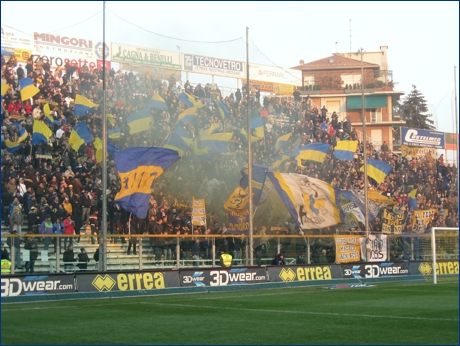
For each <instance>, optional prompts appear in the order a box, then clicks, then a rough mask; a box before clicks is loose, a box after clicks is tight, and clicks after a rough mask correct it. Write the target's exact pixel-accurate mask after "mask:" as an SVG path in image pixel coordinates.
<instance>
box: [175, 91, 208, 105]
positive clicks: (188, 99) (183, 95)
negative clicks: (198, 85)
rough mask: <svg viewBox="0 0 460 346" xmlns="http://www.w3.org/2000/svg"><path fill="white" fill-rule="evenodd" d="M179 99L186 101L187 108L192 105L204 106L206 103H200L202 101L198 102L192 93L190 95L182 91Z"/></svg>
mask: <svg viewBox="0 0 460 346" xmlns="http://www.w3.org/2000/svg"><path fill="white" fill-rule="evenodd" d="M178 99H179V101H182V102H183V103H184V105H185V106H187V108H190V107H198V108H200V107H204V106H205V105H204V104H202V103H200V102H197V101H196V100H195V98H194V97H193V96H192V95H189V94H187V93H185V92H181V93H180V94H179V96H178Z"/></svg>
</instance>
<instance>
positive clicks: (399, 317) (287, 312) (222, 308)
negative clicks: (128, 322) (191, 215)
mask: <svg viewBox="0 0 460 346" xmlns="http://www.w3.org/2000/svg"><path fill="white" fill-rule="evenodd" d="M140 303H141V304H147V305H165V306H177V307H184V308H185V307H188V308H206V309H219V310H237V311H250V312H275V313H286V314H306V315H329V316H348V317H369V318H394V319H403V320H406V319H413V320H427V321H450V322H457V323H458V318H430V317H412V316H389V315H367V314H345V313H335V312H316V311H292V310H273V309H246V308H230V307H224V306H209V305H191V304H170V303H158V302H140Z"/></svg>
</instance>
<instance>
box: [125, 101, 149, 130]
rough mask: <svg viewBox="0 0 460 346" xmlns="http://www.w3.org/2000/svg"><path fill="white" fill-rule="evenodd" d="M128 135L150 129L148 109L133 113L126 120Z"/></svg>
mask: <svg viewBox="0 0 460 346" xmlns="http://www.w3.org/2000/svg"><path fill="white" fill-rule="evenodd" d="M127 122H128V125H129V134H130V135H133V134H135V133H139V132H143V131H147V130H148V129H149V128H150V109H148V108H144V109H141V110H140V111H138V112H136V113H134V114H133V115H131V116H130V117H128V119H127Z"/></svg>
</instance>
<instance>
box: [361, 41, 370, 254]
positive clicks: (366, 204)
mask: <svg viewBox="0 0 460 346" xmlns="http://www.w3.org/2000/svg"><path fill="white" fill-rule="evenodd" d="M359 52H360V53H361V121H362V123H363V143H364V148H363V149H364V150H363V156H364V209H365V215H364V229H365V232H366V261H368V260H369V250H370V246H369V199H368V193H367V187H368V184H369V183H368V178H367V141H366V138H367V132H366V115H365V114H364V108H365V106H364V66H363V49H362V48H360V50H359Z"/></svg>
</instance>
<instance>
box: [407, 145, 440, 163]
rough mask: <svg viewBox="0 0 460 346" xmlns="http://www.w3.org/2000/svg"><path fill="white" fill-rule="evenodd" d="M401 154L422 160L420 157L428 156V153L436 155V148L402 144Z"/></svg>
mask: <svg viewBox="0 0 460 346" xmlns="http://www.w3.org/2000/svg"><path fill="white" fill-rule="evenodd" d="M401 155H402V156H410V157H411V158H413V159H414V160H420V159H424V158H427V155H428V156H431V157H436V149H433V148H419V147H410V146H408V145H401Z"/></svg>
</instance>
